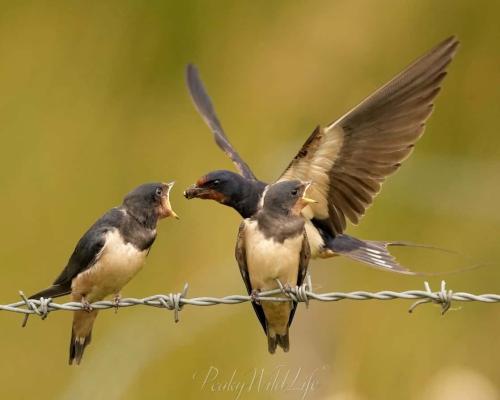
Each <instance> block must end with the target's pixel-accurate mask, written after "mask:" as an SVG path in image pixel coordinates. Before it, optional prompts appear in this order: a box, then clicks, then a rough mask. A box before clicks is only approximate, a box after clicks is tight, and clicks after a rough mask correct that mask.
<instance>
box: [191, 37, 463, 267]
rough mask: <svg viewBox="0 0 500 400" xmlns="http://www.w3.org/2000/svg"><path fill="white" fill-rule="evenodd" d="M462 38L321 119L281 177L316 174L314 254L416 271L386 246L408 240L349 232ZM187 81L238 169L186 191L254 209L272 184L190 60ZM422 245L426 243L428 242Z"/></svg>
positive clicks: (415, 128)
mask: <svg viewBox="0 0 500 400" xmlns="http://www.w3.org/2000/svg"><path fill="white" fill-rule="evenodd" d="M457 46H458V41H457V39H456V38H455V37H450V38H448V39H446V40H444V41H443V42H442V43H440V44H438V45H437V46H436V47H435V48H433V49H432V50H431V51H429V52H428V53H427V54H425V55H424V56H422V57H421V58H419V59H418V60H416V61H415V62H414V63H412V64H411V65H410V66H409V67H407V68H406V69H405V70H404V71H403V72H401V73H400V74H398V75H397V76H396V77H395V78H393V79H392V80H390V81H389V82H388V83H386V84H385V85H384V86H382V87H381V88H380V89H378V90H377V91H375V92H374V93H373V94H372V95H370V96H369V97H367V98H366V99H365V100H363V101H362V102H361V103H360V104H358V105H357V106H356V107H354V108H353V109H352V110H350V111H349V112H347V113H346V114H344V115H343V116H342V117H340V118H339V119H337V120H336V121H335V122H333V123H331V124H329V125H327V126H326V127H320V126H318V127H317V128H316V129H315V130H314V131H313V133H312V134H311V135H310V136H309V138H308V139H307V140H306V142H305V143H304V145H303V146H302V148H301V149H300V151H299V152H298V153H297V155H296V156H295V157H294V159H293V160H292V161H291V162H290V164H289V166H288V168H287V169H286V170H285V171H284V172H283V173H282V175H281V177H280V178H279V180H294V179H300V180H303V181H310V182H312V186H311V190H310V193H309V195H310V197H311V198H313V199H315V200H316V201H317V203H316V204H312V205H310V206H308V207H306V208H304V210H303V212H302V214H303V215H304V217H305V218H306V225H305V227H306V231H307V236H308V240H309V244H310V247H311V255H312V257H313V258H316V257H320V258H328V257H332V256H335V255H343V256H347V257H350V258H352V259H355V260H357V261H361V262H364V263H366V264H368V265H370V266H374V267H379V268H383V269H385V270H389V271H395V272H401V273H411V272H409V271H408V269H407V268H405V267H403V266H401V265H400V264H399V263H398V262H397V261H396V260H395V258H394V257H393V256H392V255H391V254H390V253H389V251H388V246H390V245H410V244H408V243H405V242H383V241H371V240H360V239H356V238H354V237H352V236H348V235H346V234H345V233H344V231H345V229H346V225H347V221H350V222H352V223H354V224H357V223H358V222H359V220H360V218H361V217H362V216H363V215H364V213H365V211H366V209H367V208H368V207H369V206H370V205H371V203H372V201H373V199H374V197H375V196H376V195H377V193H378V192H379V191H380V188H381V185H382V183H383V182H384V181H385V179H386V177H387V176H389V175H390V174H392V173H394V172H395V171H396V170H397V169H398V168H399V167H400V166H401V163H402V162H403V161H404V160H405V159H406V158H407V157H408V156H409V155H410V153H411V152H412V150H413V147H414V145H415V143H416V142H417V140H418V139H419V138H420V137H421V136H422V134H423V132H424V127H425V121H426V120H427V118H428V117H429V116H430V114H431V112H432V110H433V102H434V100H435V98H436V96H437V94H438V93H439V91H440V89H441V83H442V81H443V79H444V78H445V76H446V67H447V66H448V64H449V63H450V62H451V60H452V58H453V56H454V54H455V52H456V50H457ZM187 86H188V88H189V92H190V94H191V97H192V99H193V102H194V104H195V106H196V109H197V110H198V112H199V113H200V114H201V116H202V117H203V119H204V121H205V122H206V123H207V125H208V126H209V127H210V129H211V130H212V132H213V134H214V137H215V141H216V143H217V145H218V146H219V147H220V148H221V149H222V150H223V151H224V152H225V153H226V154H227V155H228V156H229V157H230V158H231V160H232V161H233V163H234V164H235V166H236V168H237V169H238V171H239V173H240V174H236V173H234V172H231V171H226V170H218V171H213V172H209V173H208V174H206V175H204V176H202V177H201V178H200V179H198V181H197V182H196V183H195V184H194V185H192V186H191V187H189V188H188V189H186V191H185V192H184V195H185V197H186V198H188V199H192V198H201V199H211V200H215V201H217V202H218V203H220V204H224V205H226V206H229V207H232V208H233V209H235V210H236V211H237V212H238V213H239V214H240V215H241V216H242V217H243V218H249V217H251V216H253V215H254V214H255V213H256V212H257V210H258V205H259V202H260V200H261V198H262V195H263V193H264V192H265V189H266V187H267V184H266V183H264V182H262V181H260V180H258V179H257V178H256V177H255V175H254V174H253V173H252V171H251V170H250V168H249V167H248V165H247V164H246V163H245V161H243V159H242V158H241V157H240V156H239V154H238V152H237V151H236V150H235V149H234V147H233V146H232V145H231V143H230V142H229V140H228V138H227V136H226V134H225V133H224V130H223V129H222V126H221V123H220V121H219V119H218V117H217V115H216V113H215V110H214V107H213V105H212V102H211V100H210V98H209V96H208V94H207V93H206V90H205V88H204V85H203V83H202V81H201V79H200V77H199V74H198V71H197V69H196V67H194V66H193V65H188V67H187ZM424 247H425V246H424Z"/></svg>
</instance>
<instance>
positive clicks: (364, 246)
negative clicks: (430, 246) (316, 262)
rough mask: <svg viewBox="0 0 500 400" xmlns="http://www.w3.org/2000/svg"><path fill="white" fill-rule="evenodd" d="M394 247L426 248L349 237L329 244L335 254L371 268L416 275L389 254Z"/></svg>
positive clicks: (343, 236)
mask: <svg viewBox="0 0 500 400" xmlns="http://www.w3.org/2000/svg"><path fill="white" fill-rule="evenodd" d="M392 245H394V246H409V247H425V246H421V245H412V244H409V243H404V242H382V241H375V240H360V239H356V238H355V237H352V236H348V235H337V236H335V238H333V239H331V240H330V241H329V242H328V243H327V246H328V248H329V249H330V250H332V251H333V252H335V253H338V254H341V255H343V256H346V257H349V258H352V259H354V260H356V261H361V262H363V263H365V264H368V265H370V266H371V267H376V268H382V269H385V270H388V271H393V272H399V273H402V274H410V275H415V273H414V272H411V271H410V270H409V269H408V268H406V267H404V266H402V265H401V264H399V263H398V261H397V260H396V258H395V257H394V256H393V255H392V254H391V253H390V252H389V250H388V247H389V246H392Z"/></svg>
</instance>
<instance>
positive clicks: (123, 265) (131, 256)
mask: <svg viewBox="0 0 500 400" xmlns="http://www.w3.org/2000/svg"><path fill="white" fill-rule="evenodd" d="M147 253H148V251H147V250H144V251H139V250H138V249H137V248H136V247H134V246H133V245H132V244H131V243H124V242H123V241H122V239H121V238H120V236H119V235H118V233H117V232H116V231H112V232H110V233H109V234H108V236H107V240H106V245H105V247H104V249H103V250H102V254H101V256H100V257H99V260H98V261H97V262H96V263H95V265H93V266H92V267H91V268H89V269H88V270H86V271H84V272H82V273H80V274H79V275H78V276H77V277H76V278H75V279H74V280H73V283H72V292H73V297H74V298H78V297H81V296H82V295H83V296H85V297H86V299H87V300H88V301H89V302H92V301H98V300H102V299H103V298H104V297H106V296H108V295H110V294H117V293H119V292H120V290H121V289H122V288H123V287H124V286H125V285H126V284H127V283H128V282H129V281H130V280H131V279H132V278H133V277H134V276H135V275H136V274H137V272H139V271H140V270H141V268H142V267H143V265H144V262H145V260H146V256H147Z"/></svg>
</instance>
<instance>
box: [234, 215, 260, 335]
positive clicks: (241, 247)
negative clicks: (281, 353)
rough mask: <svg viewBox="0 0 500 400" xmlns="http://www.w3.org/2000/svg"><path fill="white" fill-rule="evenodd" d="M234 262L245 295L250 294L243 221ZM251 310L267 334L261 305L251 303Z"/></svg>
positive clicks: (250, 287)
mask: <svg viewBox="0 0 500 400" xmlns="http://www.w3.org/2000/svg"><path fill="white" fill-rule="evenodd" d="M235 256H236V261H237V262H238V266H239V267H240V273H241V277H242V278H243V282H244V283H245V287H246V289H247V293H248V294H251V293H252V284H251V283H250V276H249V275H248V265H247V253H246V246H245V221H243V222H242V223H241V224H240V229H239V231H238V239H237V240H236V249H235ZM252 306H253V309H254V311H255V314H257V318H258V319H259V322H260V324H261V325H262V328H263V329H264V332H265V333H266V334H267V327H266V326H267V324H266V316H265V314H264V309H263V308H262V306H261V305H259V304H256V303H254V302H252Z"/></svg>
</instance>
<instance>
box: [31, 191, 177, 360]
mask: <svg viewBox="0 0 500 400" xmlns="http://www.w3.org/2000/svg"><path fill="white" fill-rule="evenodd" d="M173 185H174V182H171V183H148V184H144V185H141V186H139V187H137V188H136V189H134V190H133V191H131V192H130V193H129V194H127V195H126V196H125V198H124V200H123V203H122V205H121V206H119V207H115V208H112V209H111V210H109V211H108V212H106V213H105V214H104V215H103V216H102V217H101V218H99V219H98V220H97V222H96V223H95V224H94V225H92V227H91V228H90V229H89V230H88V231H87V232H86V233H85V234H84V235H83V236H82V238H81V239H80V241H79V242H78V244H77V245H76V247H75V250H74V251H73V254H72V255H71V257H70V258H69V261H68V263H67V265H66V267H65V268H64V270H63V271H62V272H61V274H60V275H59V276H58V277H57V279H56V280H55V281H54V283H53V284H52V286H50V287H48V288H47V289H44V290H42V291H40V292H38V293H36V294H34V295H32V296H31V297H30V298H31V299H38V298H40V297H44V298H54V297H59V296H64V295H67V294H71V298H72V300H73V301H78V302H81V303H82V305H83V308H84V310H81V311H75V313H74V317H73V326H72V330H71V341H70V345H69V364H70V365H71V364H73V362H75V363H76V364H77V365H78V364H80V361H81V359H82V356H83V352H84V350H85V348H86V347H87V346H88V345H89V344H90V341H91V338H92V327H93V325H94V321H95V318H96V317H97V310H92V308H91V306H90V303H93V302H95V301H99V300H102V299H104V298H105V297H106V296H108V295H111V294H113V295H114V299H115V302H116V304H118V302H119V300H120V291H121V289H122V288H123V287H124V286H125V285H126V284H127V283H128V282H129V281H130V280H131V279H132V278H133V277H134V276H135V275H136V274H137V272H139V270H140V269H141V268H142V266H143V265H144V262H145V260H146V257H147V255H148V254H149V251H150V250H151V246H152V245H153V243H154V241H155V239H156V226H157V223H158V220H160V219H162V218H167V217H170V216H173V217H175V218H178V216H177V214H176V213H175V212H174V211H173V210H172V207H171V205H170V200H169V193H170V190H171V188H172V186H173Z"/></svg>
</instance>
